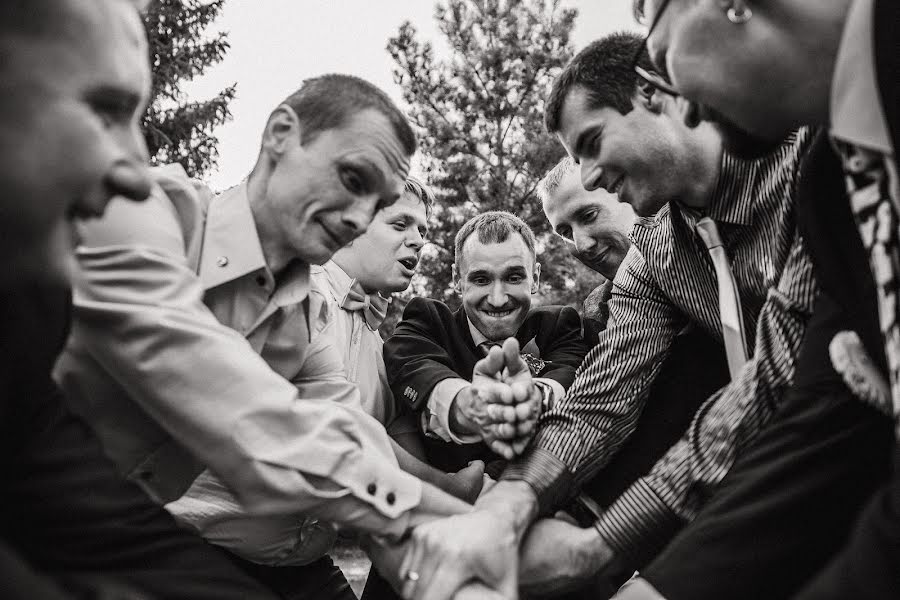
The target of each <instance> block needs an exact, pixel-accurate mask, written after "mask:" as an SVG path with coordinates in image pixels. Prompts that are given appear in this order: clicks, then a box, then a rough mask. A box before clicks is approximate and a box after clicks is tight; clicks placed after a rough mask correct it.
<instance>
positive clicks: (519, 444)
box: [460, 338, 541, 460]
mask: <svg viewBox="0 0 900 600" xmlns="http://www.w3.org/2000/svg"><path fill="white" fill-rule="evenodd" d="M461 404H462V406H460V411H461V412H462V413H463V415H464V416H465V417H466V418H467V420H468V421H469V422H470V423H471V424H472V425H473V427H474V428H475V429H476V430H477V432H478V433H479V434H480V435H481V437H482V439H483V440H484V442H485V443H486V444H487V445H488V447H489V448H490V449H491V450H493V451H494V452H496V453H497V454H499V455H500V456H502V457H504V458H505V459H507V460H512V459H513V458H515V457H516V456H518V455H519V454H521V453H522V452H523V451H524V450H525V447H526V446H527V445H528V442H529V441H530V440H531V437H532V435H534V429H535V425H536V423H537V418H538V416H539V415H540V406H541V394H540V391H539V390H538V389H537V387H536V386H535V383H534V380H533V378H532V377H531V371H530V370H529V369H528V365H527V364H526V363H525V361H524V360H523V359H522V357H521V356H520V355H519V342H518V340H516V339H515V338H509V339H507V340H506V341H505V342H504V343H503V346H502V347H494V348H491V350H490V352H489V353H488V355H487V356H486V357H485V358H483V359H481V360H480V361H478V363H476V365H475V369H474V371H473V372H472V385H471V386H470V387H469V388H468V396H467V397H465V398H464V399H462V402H461Z"/></svg>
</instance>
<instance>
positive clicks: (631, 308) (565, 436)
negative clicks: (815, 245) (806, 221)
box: [504, 129, 816, 563]
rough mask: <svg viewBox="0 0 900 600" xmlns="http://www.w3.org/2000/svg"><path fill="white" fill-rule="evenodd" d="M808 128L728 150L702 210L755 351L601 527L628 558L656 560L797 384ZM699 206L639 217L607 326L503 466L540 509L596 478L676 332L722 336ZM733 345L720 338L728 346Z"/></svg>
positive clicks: (807, 287) (806, 303)
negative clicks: (797, 196) (744, 157)
mask: <svg viewBox="0 0 900 600" xmlns="http://www.w3.org/2000/svg"><path fill="white" fill-rule="evenodd" d="M810 140H811V136H810V132H809V131H808V130H805V129H803V130H799V131H798V132H796V133H795V134H792V135H791V136H790V137H789V138H787V139H786V140H785V141H784V142H783V143H782V144H781V145H780V146H779V148H778V149H777V150H776V151H775V152H774V153H772V154H771V155H769V156H767V157H765V158H763V159H760V160H757V161H741V160H738V159H735V158H733V157H731V156H729V155H727V153H726V154H725V155H724V156H723V158H722V164H721V171H720V175H719V179H718V182H717V184H716V187H715V190H714V192H713V195H712V197H711V200H710V202H709V204H708V205H707V208H706V211H705V214H706V215H708V216H709V217H711V218H712V219H713V220H715V222H716V224H717V225H718V227H719V230H720V232H721V235H722V239H723V241H724V244H725V247H726V250H727V252H728V256H729V259H730V261H731V266H732V270H733V272H734V277H735V280H736V282H737V287H738V293H739V294H740V298H741V308H742V315H741V316H742V318H743V322H744V326H745V330H746V331H747V332H748V333H749V332H755V336H754V335H752V334H750V335H748V336H747V344H748V346H749V347H748V348H747V354H748V356H750V357H751V358H750V360H749V361H748V362H747V363H746V364H745V365H744V366H743V368H742V369H741V371H740V372H739V373H738V375H737V376H736V377H735V378H734V379H733V380H732V381H731V383H729V385H727V386H726V387H724V388H722V389H721V390H719V391H718V392H716V393H715V394H714V395H713V396H712V397H710V398H709V399H708V400H707V401H706V402H705V403H704V404H703V405H702V406H701V408H700V410H699V411H698V413H697V415H696V417H695V418H694V421H693V423H692V424H691V427H690V428H689V430H688V431H687V433H686V434H685V436H684V437H683V438H682V439H681V440H680V441H679V442H677V443H676V445H675V446H673V447H672V448H671V450H670V451H669V452H668V453H667V454H666V455H665V456H664V457H663V458H662V459H661V460H660V461H659V462H658V463H657V464H656V466H655V467H654V468H653V469H652V470H651V472H650V473H649V474H648V475H646V476H645V477H643V478H641V479H639V480H638V481H637V482H635V483H634V484H633V485H632V486H631V487H630V488H629V489H628V490H626V492H625V493H624V494H623V495H622V496H621V497H620V498H619V499H618V500H617V501H616V502H615V503H614V504H613V505H612V506H611V507H609V509H608V510H607V511H606V512H605V513H604V514H603V516H602V518H601V519H600V520H599V521H598V523H597V528H598V530H599V531H600V533H601V535H602V536H603V537H604V539H605V540H606V541H607V542H608V543H609V545H610V546H611V547H612V548H613V550H614V551H616V552H617V554H618V555H619V556H623V557H627V558H630V559H632V560H634V561H636V562H638V563H639V562H641V561H642V560H644V559H646V558H649V557H651V556H652V555H653V554H654V553H655V552H656V551H658V550H659V549H660V548H661V546H662V544H664V543H665V542H666V541H668V539H669V537H670V536H671V535H672V534H673V533H674V531H675V530H676V529H677V527H678V526H679V525H680V524H681V522H682V521H683V520H685V519H691V518H693V516H694V515H695V513H696V511H697V510H698V509H699V508H700V507H701V506H702V505H703V504H704V502H705V501H706V499H707V498H708V497H709V495H710V493H711V492H712V491H713V489H714V488H715V487H716V485H717V484H718V483H719V481H721V479H722V478H723V477H724V476H725V474H726V473H727V471H728V469H729V468H730V467H731V465H732V463H733V462H734V459H735V457H736V456H737V455H738V454H739V453H740V451H741V450H742V449H743V448H744V447H745V446H746V444H747V443H748V442H749V441H750V440H751V439H753V438H754V437H755V435H756V434H757V433H758V432H759V430H760V429H761V428H762V427H763V426H764V425H765V424H766V422H767V421H768V420H769V418H770V417H771V415H772V413H773V411H774V410H775V408H776V406H777V405H778V403H779V402H780V400H781V396H782V393H783V392H784V390H785V389H786V387H787V386H788V385H789V384H790V382H791V380H792V378H793V374H794V366H795V359H796V357H797V354H798V350H799V347H800V342H801V339H802V337H803V334H804V331H805V329H806V323H807V321H808V320H809V317H810V316H811V314H812V308H813V300H814V298H815V295H816V283H815V279H814V276H813V269H812V264H811V262H810V260H809V257H808V256H807V253H806V251H805V249H804V245H803V242H802V240H801V238H800V237H799V234H798V232H797V228H796V223H795V214H794V206H793V196H794V193H795V188H796V184H797V182H798V179H799V171H800V168H799V167H800V163H801V159H802V156H803V154H804V152H805V151H806V150H807V149H808V147H809V145H810ZM699 218H700V215H699V214H698V213H696V212H695V211H691V210H688V209H685V208H684V207H682V206H681V205H679V204H677V203H670V204H669V205H667V206H666V207H664V208H663V209H662V210H661V211H660V212H659V213H658V214H657V215H656V216H654V217H649V218H643V219H639V220H638V221H637V223H636V225H635V228H634V230H633V232H632V238H633V242H634V245H633V246H632V248H631V250H630V251H629V253H628V255H627V256H626V258H625V260H624V262H623V263H622V266H621V267H620V269H619V271H618V273H617V275H616V278H615V282H614V288H613V294H612V299H611V301H610V304H609V308H610V322H611V323H612V324H611V325H610V327H609V328H608V329H606V331H604V332H603V333H601V334H600V340H599V343H598V344H597V346H595V347H594V349H593V350H592V351H591V352H590V353H589V354H588V356H587V358H586V359H585V361H584V363H583V364H582V366H581V367H580V368H579V370H578V373H577V377H576V380H575V383H574V384H573V385H572V387H571V388H570V390H569V393H568V395H567V396H566V397H565V399H564V400H563V401H562V402H560V403H558V405H557V406H556V407H555V408H554V410H552V411H550V412H548V413H547V414H545V415H543V416H542V417H541V420H540V423H539V429H538V433H537V434H536V436H535V440H534V443H533V444H532V445H531V447H530V449H529V450H528V451H527V452H526V454H525V455H524V456H523V457H522V458H521V459H519V460H517V461H515V462H514V463H513V464H512V465H510V467H509V468H508V469H507V471H506V472H505V473H504V479H521V480H525V481H527V482H528V483H530V484H531V485H532V487H533V488H534V489H535V491H536V492H537V494H538V499H539V502H540V504H541V508H542V510H543V511H545V512H546V511H548V510H550V509H551V508H554V507H556V506H558V505H559V504H560V503H561V502H562V501H563V500H565V499H566V498H567V497H568V496H569V495H571V493H572V492H573V490H575V489H577V487H578V486H580V485H581V484H583V483H584V482H585V481H587V480H588V479H590V478H591V477H593V476H594V475H595V474H596V473H597V472H598V471H599V470H600V469H601V468H602V467H603V466H604V465H606V463H607V462H608V461H609V460H610V458H611V457H612V456H613V455H614V454H615V452H616V451H617V450H618V448H619V447H620V446H621V445H622V444H623V443H624V441H625V440H626V439H627V438H628V436H629V435H630V434H631V433H632V432H633V431H634V430H635V427H636V425H637V420H638V418H639V417H640V414H641V411H642V410H643V408H644V405H645V403H646V401H647V397H648V393H649V390H650V386H651V384H652V383H653V381H654V379H655V377H656V375H657V373H658V372H659V370H660V367H661V366H662V363H663V361H664V360H665V359H666V357H667V355H668V352H669V348H670V346H671V344H672V341H673V340H674V339H675V337H676V336H677V335H678V333H679V332H680V331H681V330H682V329H684V328H685V327H686V326H688V325H690V326H693V327H699V328H700V329H702V330H703V331H705V332H707V333H708V334H709V335H711V336H713V337H714V338H716V339H718V340H720V341H721V340H722V329H721V327H722V326H721V321H720V317H719V307H718V287H717V284H716V274H715V271H714V269H713V264H712V261H711V259H710V257H709V254H708V252H707V249H706V247H705V246H704V244H703V242H702V240H701V239H700V238H699V236H698V235H697V234H696V232H695V230H694V225H695V224H696V221H697V220H698V219H699ZM722 351H723V352H724V347H723V350H722Z"/></svg>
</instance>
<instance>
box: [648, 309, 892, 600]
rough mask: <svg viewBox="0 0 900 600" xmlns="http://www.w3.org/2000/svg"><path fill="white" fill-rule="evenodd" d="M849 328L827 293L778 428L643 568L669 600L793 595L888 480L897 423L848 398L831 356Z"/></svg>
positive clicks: (763, 437)
mask: <svg viewBox="0 0 900 600" xmlns="http://www.w3.org/2000/svg"><path fill="white" fill-rule="evenodd" d="M844 323H845V319H843V317H842V314H841V312H840V310H839V309H838V308H837V306H836V305H834V304H833V303H832V302H831V301H830V300H829V299H828V298H827V297H826V296H824V295H821V296H820V298H819V300H818V301H817V309H816V314H815V316H814V317H813V320H812V321H811V322H810V325H809V329H808V332H807V336H806V338H805V340H804V344H803V347H802V349H801V354H800V357H799V361H798V365H797V371H796V376H795V381H794V385H793V387H792V388H791V389H790V390H789V391H788V392H787V393H786V395H785V398H784V400H783V402H782V405H781V406H780V408H779V409H778V410H777V411H776V413H775V415H774V417H773V420H772V422H771V424H770V425H769V426H768V427H767V428H766V429H764V430H763V431H762V433H761V434H760V436H759V438H758V439H757V440H756V441H755V442H754V443H753V444H752V446H751V447H750V448H749V449H748V451H747V452H745V453H744V454H743V456H741V457H740V458H739V459H738V461H737V462H736V463H735V465H734V466H733V467H732V469H731V471H730V472H729V474H728V476H727V477H726V478H725V480H724V481H723V482H722V485H721V487H720V488H719V490H718V491H717V492H716V494H715V496H714V497H713V499H712V500H711V502H710V503H709V504H708V505H707V506H706V507H705V508H704V509H703V511H702V512H701V513H700V515H698V517H697V519H695V520H694V521H693V522H692V523H691V524H690V525H689V526H688V527H687V528H686V529H685V530H684V531H682V533H681V534H680V535H679V536H677V537H676V538H675V539H674V540H673V542H672V543H671V544H670V545H669V546H668V547H667V548H666V550H665V551H664V552H663V553H662V554H661V555H660V556H659V557H657V559H656V560H655V561H654V562H653V563H652V564H651V565H650V566H649V567H648V568H646V569H644V570H643V576H644V577H645V578H646V579H647V580H648V581H650V583H652V584H653V585H654V587H656V589H657V590H659V592H660V593H661V594H663V595H664V596H665V597H666V598H668V599H669V600H681V599H684V600H687V599H692V600H694V599H703V598H716V599H718V598H730V599H742V598H746V599H747V600H751V599H756V598H786V597H790V596H791V595H792V594H793V593H795V592H796V591H797V590H798V588H799V587H800V586H801V585H802V584H803V583H804V582H805V581H807V580H808V579H809V578H810V577H811V576H812V575H813V574H814V573H815V572H817V571H818V570H819V569H821V568H822V567H823V565H824V564H825V563H826V562H827V561H828V560H829V558H830V557H832V556H833V555H834V554H835V553H836V552H837V551H838V550H839V549H840V548H841V547H842V546H843V544H844V543H845V542H846V540H847V536H848V534H849V532H850V529H851V526H852V525H853V523H854V521H855V520H856V518H857V515H858V514H859V512H860V510H861V508H862V507H863V506H864V504H865V503H866V501H867V500H868V499H869V498H870V497H871V495H872V494H873V493H874V491H875V489H876V488H877V487H878V486H879V485H882V484H883V482H884V481H886V479H887V477H888V473H889V466H890V465H889V463H890V455H891V448H892V446H893V443H894V441H893V431H892V429H893V428H892V423H891V420H890V419H889V418H887V417H886V416H884V415H883V414H881V413H879V412H877V411H876V410H874V409H873V408H870V407H869V406H867V405H864V404H863V403H862V402H861V401H860V400H858V399H856V398H855V397H854V396H853V395H852V394H851V393H850V391H849V390H848V389H847V388H846V386H844V384H843V382H842V381H841V379H840V377H839V376H838V375H837V374H836V373H835V372H834V370H833V368H832V367H831V361H830V358H829V356H828V343H829V342H830V341H831V339H832V338H833V336H834V334H835V333H836V332H837V331H839V330H840V329H841V328H842V325H843V324H844ZM846 597H848V598H850V597H855V596H853V595H850V596H846Z"/></svg>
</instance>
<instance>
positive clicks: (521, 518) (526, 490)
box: [475, 481, 538, 540]
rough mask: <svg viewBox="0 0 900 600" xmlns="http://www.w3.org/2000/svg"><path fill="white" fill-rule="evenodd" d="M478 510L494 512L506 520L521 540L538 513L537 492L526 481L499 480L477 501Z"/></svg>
mask: <svg viewBox="0 0 900 600" xmlns="http://www.w3.org/2000/svg"><path fill="white" fill-rule="evenodd" d="M475 507H476V509H478V510H488V511H491V512H493V513H494V514H495V515H496V516H497V517H498V518H500V519H504V520H506V521H507V522H508V523H509V525H510V526H511V527H512V529H513V530H514V531H515V533H516V537H517V538H518V539H519V540H521V539H522V536H523V535H525V532H526V531H527V530H528V527H529V526H530V525H531V523H532V522H533V521H534V520H535V519H536V518H537V515H538V499H537V494H535V493H534V490H533V489H532V488H531V486H530V485H529V484H528V483H526V482H524V481H498V482H497V484H496V485H494V487H492V488H491V490H490V491H489V492H488V493H486V494H485V495H484V496H482V497H481V498H479V499H478V501H477V502H476V503H475Z"/></svg>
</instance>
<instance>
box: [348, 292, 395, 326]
mask: <svg viewBox="0 0 900 600" xmlns="http://www.w3.org/2000/svg"><path fill="white" fill-rule="evenodd" d="M389 302H390V300H389V299H388V298H385V297H384V296H382V295H381V294H367V293H365V292H364V291H363V288H362V285H360V283H359V282H358V281H357V280H355V279H354V280H353V281H352V282H351V283H350V289H349V290H347V294H346V295H345V296H344V299H343V300H341V308H343V309H344V310H348V311H350V312H353V311H355V310H361V311H362V313H363V317H364V318H365V319H366V326H368V328H369V329H371V330H372V331H377V330H378V328H379V327H381V323H382V322H384V316H385V315H386V314H387V305H388V303H389Z"/></svg>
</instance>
